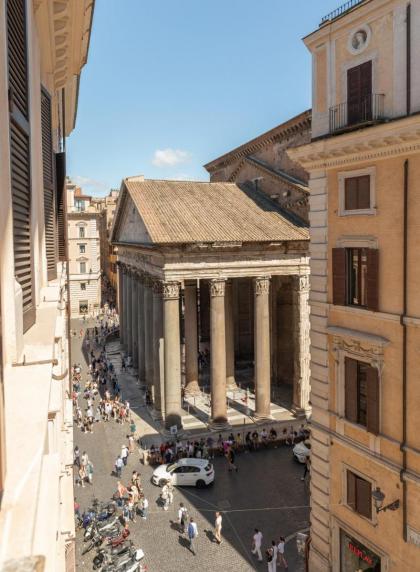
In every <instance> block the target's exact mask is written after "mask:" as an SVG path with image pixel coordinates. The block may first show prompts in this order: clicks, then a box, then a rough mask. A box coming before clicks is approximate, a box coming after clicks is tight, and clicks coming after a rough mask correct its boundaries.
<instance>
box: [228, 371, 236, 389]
mask: <svg viewBox="0 0 420 572" xmlns="http://www.w3.org/2000/svg"><path fill="white" fill-rule="evenodd" d="M226 389H227V390H230V391H232V390H235V389H238V384H237V383H236V379H235V378H234V376H233V375H232V376H229V377H227V378H226Z"/></svg>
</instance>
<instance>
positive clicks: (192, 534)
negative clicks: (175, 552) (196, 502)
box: [188, 518, 198, 556]
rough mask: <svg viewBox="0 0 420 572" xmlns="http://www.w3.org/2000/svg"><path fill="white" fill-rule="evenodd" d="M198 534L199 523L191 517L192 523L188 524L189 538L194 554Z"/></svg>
mask: <svg viewBox="0 0 420 572" xmlns="http://www.w3.org/2000/svg"><path fill="white" fill-rule="evenodd" d="M197 536H198V528H197V524H196V523H195V522H194V519H193V518H190V523H189V525H188V538H189V541H190V550H191V552H192V553H193V554H194V556H195V554H196V545H195V539H196V538H197Z"/></svg>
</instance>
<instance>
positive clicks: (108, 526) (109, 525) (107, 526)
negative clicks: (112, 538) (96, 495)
mask: <svg viewBox="0 0 420 572" xmlns="http://www.w3.org/2000/svg"><path fill="white" fill-rule="evenodd" d="M116 528H118V530H119V529H120V524H119V519H118V517H117V516H115V517H114V518H112V519H111V520H108V521H107V522H105V523H102V524H98V523H97V522H96V521H93V522H91V523H90V524H89V526H88V527H87V528H86V531H85V534H84V537H83V539H84V541H85V542H86V541H87V540H90V539H91V538H92V536H93V533H94V531H96V532H99V534H101V535H103V536H107V535H108V533H110V532H111V530H115V529H116Z"/></svg>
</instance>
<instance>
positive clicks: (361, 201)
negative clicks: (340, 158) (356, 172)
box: [344, 175, 370, 211]
mask: <svg viewBox="0 0 420 572" xmlns="http://www.w3.org/2000/svg"><path fill="white" fill-rule="evenodd" d="M344 208H345V209H346V211H355V210H361V209H369V208H370V175H363V176H361V177H346V179H345V182H344Z"/></svg>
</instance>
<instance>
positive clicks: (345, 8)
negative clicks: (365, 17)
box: [320, 0, 365, 26]
mask: <svg viewBox="0 0 420 572" xmlns="http://www.w3.org/2000/svg"><path fill="white" fill-rule="evenodd" d="M363 2H365V0H349V1H348V2H345V3H344V4H342V5H341V6H340V7H339V8H337V9H336V10H333V11H332V12H330V13H329V14H327V15H326V16H324V17H323V18H322V20H321V23H320V26H323V25H324V24H328V23H330V22H332V21H333V20H335V19H336V18H340V17H341V16H343V15H344V14H346V13H347V12H349V11H350V10H352V9H353V8H356V6H359V4H363Z"/></svg>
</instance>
